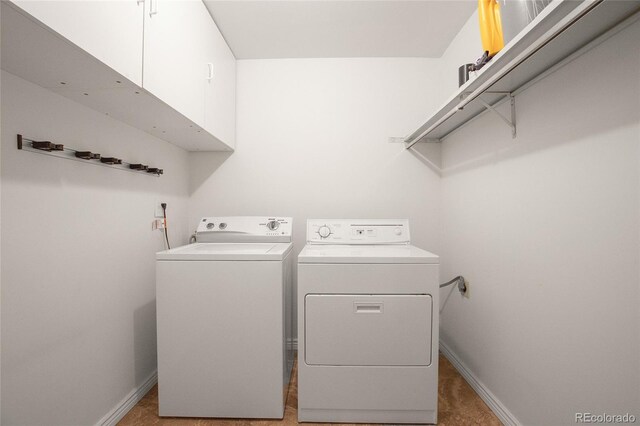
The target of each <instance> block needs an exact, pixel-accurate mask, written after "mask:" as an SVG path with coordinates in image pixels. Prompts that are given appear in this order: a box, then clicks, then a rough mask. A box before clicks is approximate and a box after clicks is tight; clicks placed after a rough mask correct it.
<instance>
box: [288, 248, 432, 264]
mask: <svg viewBox="0 0 640 426" xmlns="http://www.w3.org/2000/svg"><path fill="white" fill-rule="evenodd" d="M439 262H440V260H439V258H438V256H436V255H435V254H433V253H429V252H428V251H425V250H422V249H420V248H418V247H415V246H412V245H409V244H406V245H397V244H394V245H391V244H390V245H346V244H344V245H316V244H307V245H306V246H305V247H304V248H303V249H302V251H301V252H300V254H299V255H298V263H434V264H437V263H439Z"/></svg>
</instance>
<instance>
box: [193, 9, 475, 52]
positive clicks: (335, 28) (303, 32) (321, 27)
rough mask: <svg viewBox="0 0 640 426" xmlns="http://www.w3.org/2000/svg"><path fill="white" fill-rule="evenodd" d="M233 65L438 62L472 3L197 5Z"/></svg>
mask: <svg viewBox="0 0 640 426" xmlns="http://www.w3.org/2000/svg"><path fill="white" fill-rule="evenodd" d="M205 4H206V5H207V8H208V9H209V11H210V13H211V15H212V16H213V19H214V20H215V22H216V24H217V25H218V27H219V28H220V30H221V31H222V34H223V35H224V37H225V39H226V40H227V43H228V44H229V46H230V47H231V50H233V53H234V54H235V55H236V58H238V59H267V58H330V57H426V58H437V57H440V56H442V54H443V53H444V51H445V49H446V48H447V46H448V45H449V43H450V42H451V40H452V39H453V37H454V36H455V35H456V34H457V33H458V31H459V30H460V28H461V27H462V25H463V24H464V23H465V22H466V21H467V19H469V17H470V16H471V14H472V13H473V11H474V10H475V9H476V8H477V4H478V3H477V1H476V0H463V1H460V0H458V1H456V0H449V1H447V0H439V1H435V0H431V1H426V0H414V1H402V0H395V1H393V0H385V1H383V0H378V1H364V0H338V1H331V0H290V1H282V0H262V1H248V0H235V1H230V0H205Z"/></svg>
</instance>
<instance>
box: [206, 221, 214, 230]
mask: <svg viewBox="0 0 640 426" xmlns="http://www.w3.org/2000/svg"><path fill="white" fill-rule="evenodd" d="M215 226H216V224H215V223H213V222H209V223H207V229H213V228H215Z"/></svg>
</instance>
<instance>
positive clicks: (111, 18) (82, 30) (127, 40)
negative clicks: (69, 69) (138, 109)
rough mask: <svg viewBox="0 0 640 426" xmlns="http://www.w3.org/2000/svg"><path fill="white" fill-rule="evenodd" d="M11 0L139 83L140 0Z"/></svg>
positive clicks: (140, 75) (140, 70)
mask: <svg viewBox="0 0 640 426" xmlns="http://www.w3.org/2000/svg"><path fill="white" fill-rule="evenodd" d="M13 3H14V4H15V5H16V6H18V8H20V9H22V10H23V11H24V12H26V13H27V14H29V15H31V16H32V17H33V18H35V19H36V20H38V21H40V22H41V23H43V24H44V25H45V26H47V27H49V28H51V29H52V30H53V31H55V32H56V33H58V34H60V35H61V36H62V37H64V38H66V39H67V40H69V41H71V42H72V43H74V44H75V45H77V46H78V47H80V48H81V49H83V50H85V51H87V52H88V53H90V54H91V55H93V56H94V57H96V58H97V59H98V60H100V61H102V62H103V63H105V64H106V65H108V66H109V67H111V68H113V69H114V70H116V71H117V72H118V73H120V74H122V75H123V76H124V77H126V78H127V79H129V80H131V81H132V82H133V83H135V84H136V85H138V86H141V85H142V36H143V27H142V25H143V19H144V18H143V13H144V6H143V4H142V2H138V1H137V0H123V1H77V0H76V1H33V0H14V1H13Z"/></svg>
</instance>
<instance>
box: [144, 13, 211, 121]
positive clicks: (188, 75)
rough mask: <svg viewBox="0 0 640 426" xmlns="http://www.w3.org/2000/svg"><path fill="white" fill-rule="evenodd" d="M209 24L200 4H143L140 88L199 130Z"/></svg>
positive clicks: (201, 118)
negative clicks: (143, 22)
mask: <svg viewBox="0 0 640 426" xmlns="http://www.w3.org/2000/svg"><path fill="white" fill-rule="evenodd" d="M211 24H213V19H212V18H211V15H209V12H208V11H207V9H206V7H205V5H204V3H202V1H201V0H182V1H172V0H147V2H146V6H145V24H144V76H143V87H144V89H146V90H147V91H149V92H150V93H151V94H153V95H154V96H156V97H157V98H159V99H160V100H162V101H163V102H165V103H166V104H168V105H169V106H171V107H172V108H174V109H175V110H177V111H178V112H180V113H181V114H183V115H184V116H186V117H187V118H189V119H190V120H191V121H193V122H195V123H196V124H197V125H199V126H200V127H204V104H205V84H206V83H207V72H208V68H207V60H208V58H207V50H206V46H207V41H206V38H207V37H208V36H210V25H211Z"/></svg>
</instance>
